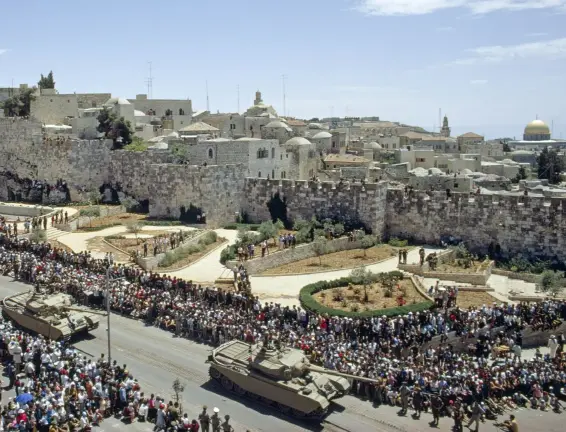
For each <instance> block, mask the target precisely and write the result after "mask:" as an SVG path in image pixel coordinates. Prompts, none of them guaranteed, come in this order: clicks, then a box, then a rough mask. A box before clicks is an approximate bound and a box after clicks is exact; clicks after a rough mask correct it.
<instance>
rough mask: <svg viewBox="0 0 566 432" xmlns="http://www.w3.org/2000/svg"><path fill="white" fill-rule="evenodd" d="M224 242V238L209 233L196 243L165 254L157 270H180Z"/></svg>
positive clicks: (211, 232)
mask: <svg viewBox="0 0 566 432" xmlns="http://www.w3.org/2000/svg"><path fill="white" fill-rule="evenodd" d="M224 242H226V239H225V238H223V237H218V235H217V234H216V233H215V232H214V231H209V232H207V233H206V234H204V235H203V236H202V237H201V238H199V240H198V242H197V243H195V244H189V245H186V246H180V247H178V248H176V249H173V250H170V251H169V252H167V253H166V254H165V257H164V258H163V259H162V260H161V261H160V262H159V268H160V269H161V270H167V271H170V270H178V269H181V268H183V267H186V266H188V265H190V264H192V263H193V262H195V261H197V260H198V259H200V258H202V257H203V256H205V255H206V254H208V253H209V252H211V251H212V250H214V249H216V248H217V247H218V246H220V245H221V244H222V243H224Z"/></svg>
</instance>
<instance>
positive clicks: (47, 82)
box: [37, 71, 55, 89]
mask: <svg viewBox="0 0 566 432" xmlns="http://www.w3.org/2000/svg"><path fill="white" fill-rule="evenodd" d="M37 86H38V87H39V88H40V89H54V88H55V80H54V79H53V71H49V73H48V74H47V76H43V74H41V78H40V79H39V81H38V83H37Z"/></svg>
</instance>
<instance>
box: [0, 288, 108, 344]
mask: <svg viewBox="0 0 566 432" xmlns="http://www.w3.org/2000/svg"><path fill="white" fill-rule="evenodd" d="M72 304H73V298H72V297H71V296H70V295H69V294H63V293H58V294H43V293H41V292H33V291H28V292H24V293H20V294H15V295H12V296H8V297H5V298H4V300H2V311H3V312H4V314H5V315H6V316H7V317H9V318H10V319H12V320H13V321H14V322H15V323H16V324H18V325H19V326H21V327H23V328H25V329H27V330H30V331H32V332H35V333H37V334H41V335H43V336H45V337H47V338H49V339H51V340H60V339H64V340H67V339H69V338H70V337H71V336H73V335H74V334H77V333H81V332H88V331H90V330H93V329H95V328H97V327H98V325H99V323H100V316H101V315H103V313H100V312H94V311H91V310H88V309H87V308H83V307H80V306H74V307H73V306H72Z"/></svg>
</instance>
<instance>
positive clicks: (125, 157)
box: [107, 150, 172, 200]
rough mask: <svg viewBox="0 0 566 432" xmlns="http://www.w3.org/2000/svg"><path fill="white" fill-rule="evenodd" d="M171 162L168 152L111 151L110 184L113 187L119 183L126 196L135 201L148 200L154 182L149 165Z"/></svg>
mask: <svg viewBox="0 0 566 432" xmlns="http://www.w3.org/2000/svg"><path fill="white" fill-rule="evenodd" d="M171 161H172V156H171V153H169V152H160V151H143V152H132V151H127V150H116V151H113V152H112V157H111V158H110V169H109V178H110V182H111V183H112V184H113V185H116V184H118V183H119V184H120V185H121V187H122V190H123V191H124V192H125V193H126V194H128V195H132V196H134V197H135V198H136V199H137V200H146V199H149V198H150V184H151V183H152V182H153V181H155V178H154V177H153V176H152V175H151V174H152V173H153V174H155V171H152V169H151V165H153V164H166V163H169V162H171ZM107 178H108V177H107Z"/></svg>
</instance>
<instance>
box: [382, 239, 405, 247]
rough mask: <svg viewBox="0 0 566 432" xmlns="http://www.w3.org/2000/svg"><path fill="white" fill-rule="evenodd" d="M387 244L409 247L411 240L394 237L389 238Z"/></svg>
mask: <svg viewBox="0 0 566 432" xmlns="http://www.w3.org/2000/svg"><path fill="white" fill-rule="evenodd" d="M387 244H389V246H393V247H407V245H408V244H409V242H408V241H407V240H400V239H398V238H395V237H393V238H392V239H390V240H389V242H387Z"/></svg>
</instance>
